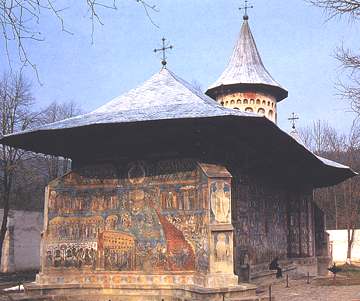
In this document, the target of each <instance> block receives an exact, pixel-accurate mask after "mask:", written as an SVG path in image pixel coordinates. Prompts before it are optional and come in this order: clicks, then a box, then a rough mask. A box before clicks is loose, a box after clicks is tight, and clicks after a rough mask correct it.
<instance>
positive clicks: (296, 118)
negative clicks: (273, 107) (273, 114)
mask: <svg viewBox="0 0 360 301" xmlns="http://www.w3.org/2000/svg"><path fill="white" fill-rule="evenodd" d="M299 119H300V118H299V116H297V115H295V113H294V112H293V113H292V114H291V117H290V118H288V120H290V121H291V122H292V128H293V129H294V130H295V125H296V120H299Z"/></svg>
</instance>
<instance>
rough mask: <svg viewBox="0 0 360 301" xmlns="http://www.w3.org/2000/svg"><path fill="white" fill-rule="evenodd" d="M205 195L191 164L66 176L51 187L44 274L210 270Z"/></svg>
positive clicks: (165, 163)
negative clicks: (56, 271)
mask: <svg viewBox="0 0 360 301" xmlns="http://www.w3.org/2000/svg"><path fill="white" fill-rule="evenodd" d="M207 188H208V184H207V179H206V178H205V177H204V176H202V175H201V172H200V171H199V168H198V167H197V165H196V164H195V162H192V161H176V162H175V161H172V162H169V161H163V162H158V163H146V164H145V163H142V162H135V163H132V164H130V165H127V166H125V167H123V168H122V167H121V166H120V167H119V166H116V167H115V166H113V165H103V166H92V167H91V166H90V167H86V168H83V169H80V170H77V171H73V172H71V173H69V174H67V175H66V176H64V177H63V178H61V179H59V180H56V181H54V182H53V183H51V184H50V185H49V190H48V194H49V197H48V212H47V219H48V225H47V227H48V228H47V231H46V235H47V237H46V239H45V240H44V241H45V243H44V247H43V248H44V252H45V258H46V260H45V263H44V266H45V269H49V268H50V269H57V268H61V269H62V268H77V269H105V270H114V271H147V272H166V271H199V272H203V271H207V270H208V268H209V254H208V253H209V239H208V234H209V233H208V227H207V225H208V224H209V221H208V219H209V214H208V212H209V211H208V209H209V208H208V205H207V192H208V191H207ZM214 189H216V190H217V191H222V193H227V189H228V187H224V185H223V186H221V187H220V186H219V187H216V188H214ZM221 210H223V208H219V211H221ZM219 218H220V219H223V218H224V216H223V215H221V216H220V217H219ZM218 239H220V240H221V239H223V238H222V237H221V238H218ZM222 256H223V255H222Z"/></svg>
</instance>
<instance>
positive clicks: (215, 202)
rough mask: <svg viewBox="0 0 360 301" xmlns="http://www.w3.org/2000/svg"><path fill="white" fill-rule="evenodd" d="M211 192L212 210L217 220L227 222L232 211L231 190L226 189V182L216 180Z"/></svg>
mask: <svg viewBox="0 0 360 301" xmlns="http://www.w3.org/2000/svg"><path fill="white" fill-rule="evenodd" d="M212 189H213V191H212V193H211V210H212V212H213V213H214V216H215V220H216V221H217V222H219V223H227V222H228V221H229V213H230V192H229V191H226V189H225V183H224V182H216V183H215V186H214V185H213V188H212Z"/></svg>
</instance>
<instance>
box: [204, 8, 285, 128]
mask: <svg viewBox="0 0 360 301" xmlns="http://www.w3.org/2000/svg"><path fill="white" fill-rule="evenodd" d="M248 8H251V7H249V6H247V3H246V5H245V7H244V9H245V15H244V17H243V24H242V27H241V30H240V35H239V38H238V40H237V42H236V45H235V48H234V50H233V53H232V55H231V57H230V61H229V63H228V65H227V67H226V68H225V70H224V72H223V73H222V74H221V76H220V77H219V79H218V80H217V81H216V82H215V83H214V84H212V85H211V86H210V87H209V88H208V90H207V91H206V94H207V95H209V96H210V97H212V98H213V99H215V100H216V101H217V102H218V103H219V104H221V105H222V106H224V107H227V108H231V109H237V110H241V111H245V112H254V113H257V114H259V115H261V116H265V117H266V118H268V119H270V120H271V121H273V122H274V123H276V121H277V104H278V102H280V101H281V100H283V99H285V98H286V97H287V96H288V91H287V90H286V89H284V88H283V87H282V86H281V85H280V84H279V83H278V82H276V81H275V80H274V79H273V78H272V76H271V75H270V73H269V72H268V71H267V70H266V68H265V66H264V64H263V62H262V60H261V57H260V54H259V51H258V49H257V47H256V43H255V40H254V37H253V35H252V33H251V30H250V26H249V17H248V15H247V9H248Z"/></svg>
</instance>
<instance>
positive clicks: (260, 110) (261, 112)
mask: <svg viewBox="0 0 360 301" xmlns="http://www.w3.org/2000/svg"><path fill="white" fill-rule="evenodd" d="M257 112H258V114H260V115H261V116H264V115H265V110H264V109H263V108H260V109H259V110H258V111H257Z"/></svg>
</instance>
